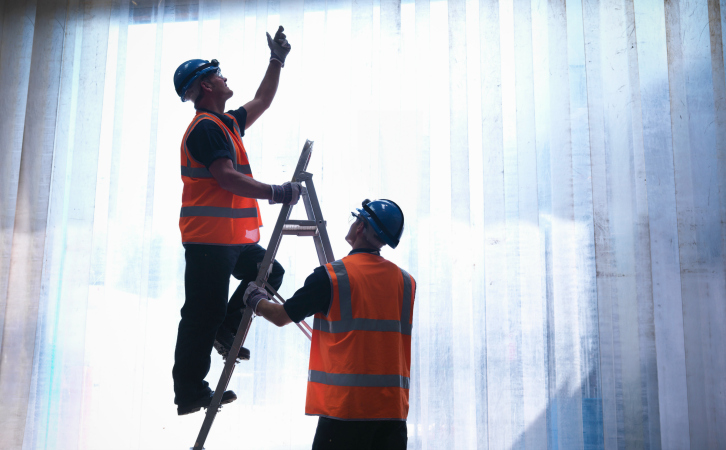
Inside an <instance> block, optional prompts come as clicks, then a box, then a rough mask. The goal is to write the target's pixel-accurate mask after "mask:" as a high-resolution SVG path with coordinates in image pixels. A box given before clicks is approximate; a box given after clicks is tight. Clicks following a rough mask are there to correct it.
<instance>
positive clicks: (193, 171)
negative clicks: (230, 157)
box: [181, 164, 252, 178]
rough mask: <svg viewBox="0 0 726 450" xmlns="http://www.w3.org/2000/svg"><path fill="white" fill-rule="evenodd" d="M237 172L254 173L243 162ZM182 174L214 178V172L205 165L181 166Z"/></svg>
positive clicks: (184, 175) (192, 176)
mask: <svg viewBox="0 0 726 450" xmlns="http://www.w3.org/2000/svg"><path fill="white" fill-rule="evenodd" d="M237 172H239V173H241V174H244V175H252V170H251V169H250V165H249V164H242V165H239V166H237ZM181 174H182V176H183V177H190V178H214V177H213V176H212V174H211V173H210V172H209V170H207V169H206V168H204V167H187V166H181Z"/></svg>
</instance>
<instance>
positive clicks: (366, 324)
mask: <svg viewBox="0 0 726 450" xmlns="http://www.w3.org/2000/svg"><path fill="white" fill-rule="evenodd" d="M313 329H315V330H318V331H324V332H326V333H348V332H350V331H390V332H394V333H401V334H405V335H408V336H410V335H411V329H412V327H411V324H410V323H405V322H403V321H398V320H378V319H348V320H325V319H318V318H315V319H313Z"/></svg>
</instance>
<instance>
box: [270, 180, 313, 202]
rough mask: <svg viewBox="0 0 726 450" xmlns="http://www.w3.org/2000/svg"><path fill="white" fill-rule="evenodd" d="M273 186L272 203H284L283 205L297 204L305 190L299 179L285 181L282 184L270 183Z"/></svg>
mask: <svg viewBox="0 0 726 450" xmlns="http://www.w3.org/2000/svg"><path fill="white" fill-rule="evenodd" d="M270 187H271V188H272V198H271V199H270V204H271V205H274V204H275V203H282V204H283V205H296V204H297V201H298V200H299V199H300V194H301V193H302V192H303V189H305V188H303V186H302V185H301V184H300V183H298V182H297V181H294V182H292V183H291V182H289V181H288V182H287V183H284V184H283V185H282V186H277V185H274V184H273V185H270Z"/></svg>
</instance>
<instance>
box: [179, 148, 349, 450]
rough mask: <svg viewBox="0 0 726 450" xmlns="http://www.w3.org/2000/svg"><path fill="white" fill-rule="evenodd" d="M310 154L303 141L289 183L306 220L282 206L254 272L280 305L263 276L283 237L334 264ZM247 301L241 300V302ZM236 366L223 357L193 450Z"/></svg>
mask: <svg viewBox="0 0 726 450" xmlns="http://www.w3.org/2000/svg"><path fill="white" fill-rule="evenodd" d="M312 151H313V143H312V141H306V142H305V145H304V146H303V149H302V153H301V154H300V159H299V160H298V163H297V167H296V168H295V173H293V176H292V181H294V182H295V181H296V182H299V183H301V184H302V185H303V186H304V187H305V189H303V192H302V194H301V196H300V197H301V200H302V202H303V205H305V212H306V213H307V217H308V220H290V213H291V212H292V205H283V206H282V209H281V210H280V215H279V216H278V218H277V223H276V224H275V228H274V230H273V231H272V237H270V245H269V246H268V247H267V252H266V253H265V257H264V259H263V260H262V263H261V264H260V268H259V271H258V273H257V279H256V280H255V283H256V284H257V285H258V286H264V287H266V288H267V289H268V290H269V291H270V292H271V293H272V294H273V300H274V301H276V302H278V303H284V302H285V300H284V299H283V298H282V297H281V296H280V294H278V293H277V291H275V289H274V288H273V287H272V286H270V285H269V284H268V283H267V277H268V276H269V274H270V269H271V267H272V262H273V261H274V260H275V255H276V254H277V249H278V248H279V246H280V241H281V240H282V236H283V235H294V236H312V238H313V242H314V243H315V250H316V251H317V253H318V261H320V264H321V265H323V264H327V263H330V262H333V261H335V258H334V257H333V249H332V248H331V247H330V239H328V231H327V229H326V228H325V221H324V220H323V213H322V211H321V209H320V203H319V202H318V196H317V194H316V192H315V185H314V184H313V175H312V174H311V173H308V172H306V170H307V167H308V162H310V155H311V154H312ZM246 300H247V299H246V298H245V301H246ZM252 319H253V313H252V311H251V310H250V308H245V311H244V314H243V315H242V321H241V322H240V324H239V328H238V329H237V334H236V335H235V338H234V343H233V344H232V348H231V349H230V351H229V353H228V354H229V355H237V354H239V349H240V348H241V347H242V344H244V342H245V339H246V338H247V333H248V332H249V330H250V325H251V324H252ZM297 326H298V327H299V328H300V330H302V332H303V334H305V336H307V337H308V339H311V336H312V329H311V328H310V326H309V325H308V324H307V323H306V322H305V321H304V320H303V321H302V322H300V323H299V324H297ZM238 363H239V360H237V359H236V358H227V359H226V361H225V364H224V369H223V370H222V375H221V376H220V377H219V382H218V383H217V388H216V389H215V391H214V396H213V397H212V402H211V403H210V404H209V407H207V413H206V416H205V417H204V422H203V423H202V428H201V430H199V435H198V436H197V440H196V442H195V443H194V447H192V449H193V450H202V449H204V442H205V441H206V440H207V435H208V434H209V430H210V429H211V428H212V423H213V422H214V418H215V417H216V415H217V412H219V410H220V409H221V405H220V403H221V401H222V394H223V393H224V391H225V390H227V385H228V384H229V380H230V379H231V378H232V372H234V367H235V365H236V364H238Z"/></svg>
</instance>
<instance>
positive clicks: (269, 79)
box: [244, 25, 291, 129]
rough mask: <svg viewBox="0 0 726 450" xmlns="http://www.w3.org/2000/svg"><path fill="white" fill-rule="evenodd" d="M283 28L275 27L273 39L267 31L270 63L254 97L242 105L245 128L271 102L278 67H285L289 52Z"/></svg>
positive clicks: (278, 78) (278, 75)
mask: <svg viewBox="0 0 726 450" xmlns="http://www.w3.org/2000/svg"><path fill="white" fill-rule="evenodd" d="M284 30H285V29H284V28H283V27H282V25H280V26H279V27H278V28H277V33H275V37H274V39H273V38H272V37H271V36H270V33H267V45H268V46H269V47H270V52H271V53H270V64H269V65H268V66H267V72H265V77H264V78H262V83H260V87H259V89H257V92H256V93H255V98H254V99H252V100H251V101H250V102H248V103H247V104H246V105H244V108H245V109H246V110H247V123H246V125H245V129H247V128H249V127H250V126H251V125H252V124H253V123H255V122H256V121H257V119H259V118H260V116H261V115H262V113H263V112H265V111H266V110H267V108H269V107H270V105H271V104H272V99H274V98H275V93H276V92H277V85H278V84H279V82H280V69H282V68H283V67H285V58H286V57H287V54H288V53H290V48H291V47H290V43H289V42H287V37H286V36H285V33H283V31H284Z"/></svg>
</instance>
